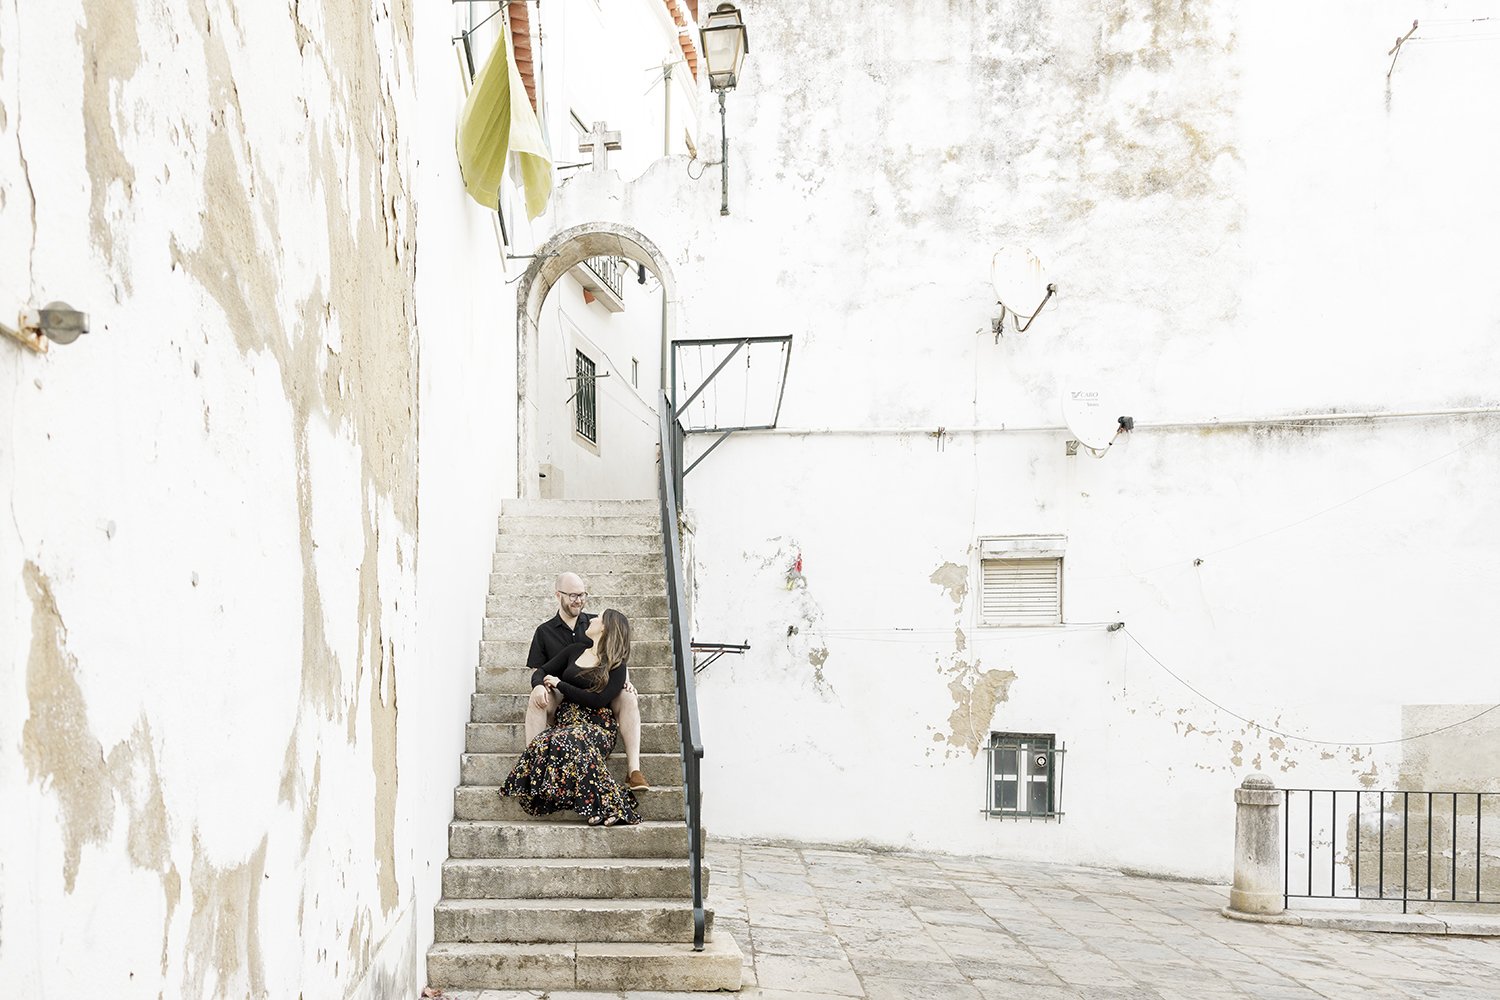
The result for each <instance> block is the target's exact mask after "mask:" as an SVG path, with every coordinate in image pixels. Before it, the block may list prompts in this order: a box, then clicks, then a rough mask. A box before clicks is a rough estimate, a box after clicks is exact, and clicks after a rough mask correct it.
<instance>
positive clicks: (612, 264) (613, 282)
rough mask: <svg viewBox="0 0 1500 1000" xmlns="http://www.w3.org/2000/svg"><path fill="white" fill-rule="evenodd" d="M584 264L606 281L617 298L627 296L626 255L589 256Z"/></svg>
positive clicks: (601, 279) (606, 285)
mask: <svg viewBox="0 0 1500 1000" xmlns="http://www.w3.org/2000/svg"><path fill="white" fill-rule="evenodd" d="M583 265H584V267H587V268H588V269H589V270H590V271H592V272H594V276H595V277H596V278H598V279H599V280H600V281H602V282H604V284H605V287H607V288H608V289H609V290H610V291H612V292H614V293H615V298H618V299H624V298H625V258H624V257H589V258H587V259H585V260H584V262H583Z"/></svg>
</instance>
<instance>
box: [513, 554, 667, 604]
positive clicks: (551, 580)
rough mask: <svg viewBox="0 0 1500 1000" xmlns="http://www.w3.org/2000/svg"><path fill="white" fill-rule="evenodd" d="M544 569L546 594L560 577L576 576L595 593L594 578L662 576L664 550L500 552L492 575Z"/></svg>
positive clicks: (532, 571) (532, 572)
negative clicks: (563, 575)
mask: <svg viewBox="0 0 1500 1000" xmlns="http://www.w3.org/2000/svg"><path fill="white" fill-rule="evenodd" d="M539 569H540V570H541V571H542V572H543V573H544V574H545V575H546V577H547V586H546V588H545V590H543V593H548V594H550V593H551V592H552V590H553V585H554V584H556V582H557V574H559V573H562V572H568V573H577V574H578V575H579V576H581V577H583V579H584V581H585V582H587V583H588V586H589V588H590V589H589V592H590V593H593V588H594V587H595V582H594V581H595V578H597V577H600V576H610V575H632V574H641V573H645V574H653V573H654V574H656V575H658V576H660V575H661V572H662V558H661V550H660V549H656V550H655V551H653V552H582V553H545V552H544V553H540V554H535V553H530V552H497V553H495V562H494V566H493V567H492V570H491V571H492V572H495V573H528V574H534V573H536V572H537V571H538V570H539Z"/></svg>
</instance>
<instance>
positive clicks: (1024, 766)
mask: <svg viewBox="0 0 1500 1000" xmlns="http://www.w3.org/2000/svg"><path fill="white" fill-rule="evenodd" d="M985 751H986V758H987V763H986V771H987V772H988V773H987V775H986V782H985V784H986V791H985V812H986V813H988V814H989V815H991V816H1003V817H1010V818H1017V819H1019V818H1021V817H1026V818H1028V819H1057V820H1061V819H1062V815H1063V810H1062V764H1063V755H1064V754H1065V753H1067V748H1066V745H1065V744H1059V743H1058V742H1057V737H1056V736H1055V735H1054V734H1052V733H990V745H989V746H988V747H986V748H985Z"/></svg>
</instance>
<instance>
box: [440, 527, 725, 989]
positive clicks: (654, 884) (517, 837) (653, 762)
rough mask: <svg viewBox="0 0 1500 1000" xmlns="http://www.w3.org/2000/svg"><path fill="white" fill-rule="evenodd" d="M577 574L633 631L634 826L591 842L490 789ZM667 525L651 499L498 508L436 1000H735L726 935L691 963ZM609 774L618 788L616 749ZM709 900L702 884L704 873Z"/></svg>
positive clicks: (596, 833) (560, 816) (589, 833)
mask: <svg viewBox="0 0 1500 1000" xmlns="http://www.w3.org/2000/svg"><path fill="white" fill-rule="evenodd" d="M565 570H571V571H572V572H575V573H578V574H579V575H581V576H582V577H583V578H584V580H585V582H586V583H587V584H588V588H589V601H588V610H589V611H591V612H593V613H595V614H597V613H599V612H601V611H603V610H604V609H605V608H615V609H617V610H619V611H620V612H622V613H624V614H625V615H626V616H627V617H629V618H630V623H631V633H632V650H631V658H630V679H631V681H632V682H633V683H634V684H635V687H636V689H637V690H638V691H639V692H640V705H641V721H642V725H641V770H642V771H643V772H644V773H645V775H646V780H648V781H649V782H650V783H651V791H649V792H645V793H637V798H638V799H639V800H640V804H641V811H642V814H643V816H644V821H643V822H642V823H641V824H640V825H639V826H633V827H614V828H603V827H590V826H588V825H587V824H585V823H583V822H582V821H581V820H580V819H579V818H578V816H577V815H576V814H574V813H572V812H567V813H555V814H553V815H550V816H543V817H533V816H528V815H527V814H526V813H525V812H523V811H522V810H521V807H520V806H519V804H517V803H516V801H515V800H514V799H508V798H501V797H500V794H499V787H498V786H499V785H500V783H501V782H502V781H504V780H505V776H506V775H507V774H509V773H510V769H511V767H512V766H513V765H514V764H515V762H516V757H517V755H518V754H519V753H520V752H521V750H522V748H523V747H524V746H525V742H526V734H525V727H524V716H525V708H526V698H527V695H528V693H529V692H530V672H529V671H528V670H526V668H525V662H526V653H527V651H528V649H529V648H530V645H531V634H532V632H533V630H534V629H535V628H536V626H537V625H538V624H539V623H541V622H542V621H544V620H545V619H547V618H549V617H550V616H551V615H553V614H554V613H556V611H557V603H556V598H555V597H554V596H553V594H552V591H553V580H554V578H555V577H556V575H557V574H558V573H559V572H562V571H565ZM668 622H669V619H668V618H667V598H666V582H665V578H664V576H663V566H662V556H661V520H660V515H659V513H658V509H657V505H656V502H655V501H653V500H507V501H506V502H505V504H504V508H503V512H502V516H501V518H500V532H499V536H498V538H497V541H496V546H495V565H494V572H493V573H492V575H491V576H490V593H489V600H488V605H487V607H486V610H485V620H484V637H483V641H482V643H481V649H480V660H479V678H478V685H477V691H476V693H475V695H474V699H473V706H472V711H471V720H472V721H471V722H470V724H469V727H468V738H467V741H466V743H467V751H468V752H467V753H465V754H464V755H463V761H462V770H461V776H460V782H461V783H460V785H459V787H458V788H457V789H456V790H455V792H454V800H453V805H454V809H453V823H452V825H451V826H450V827H449V828H448V860H447V861H446V862H445V863H444V864H443V899H442V900H441V901H440V902H439V903H438V904H437V907H436V914H435V916H436V933H435V938H436V941H435V943H434V944H433V946H432V948H431V950H430V951H428V953H427V978H428V981H429V983H430V984H431V985H433V986H436V987H440V988H444V989H471V990H472V989H504V990H606V991H622V990H738V989H739V988H740V964H741V958H740V950H739V946H738V945H737V944H735V942H734V939H733V938H731V937H730V936H729V935H727V934H723V935H720V936H718V937H717V938H716V937H714V935H713V933H712V931H713V915H712V913H711V912H710V913H709V914H708V921H709V923H708V928H709V932H708V935H707V940H706V943H705V945H704V950H703V951H701V952H694V951H693V946H692V940H693V904H692V889H691V885H690V882H689V864H688V836H687V826H686V823H685V820H684V800H683V790H682V754H681V743H680V738H679V736H678V726H677V696H676V675H675V672H674V671H673V668H672V654H671V646H670V643H669V641H668V637H669V631H668V627H669V626H668ZM609 766H610V769H611V771H612V773H613V774H614V775H615V777H616V778H619V779H623V778H624V776H625V756H624V746H623V745H622V744H618V743H617V744H616V747H615V751H614V753H613V754H612V755H611V756H610V760H609ZM703 883H704V892H705V894H706V893H707V886H708V872H707V869H706V866H705V870H704V872H703Z"/></svg>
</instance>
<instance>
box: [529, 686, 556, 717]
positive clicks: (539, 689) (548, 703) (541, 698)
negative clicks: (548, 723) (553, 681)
mask: <svg viewBox="0 0 1500 1000" xmlns="http://www.w3.org/2000/svg"><path fill="white" fill-rule="evenodd" d="M531 704H532V705H533V706H534V707H536V708H540V709H541V710H542V711H544V712H545V711H547V710H548V709H550V708H551V707H552V698H551V696H550V695H549V694H548V693H547V685H545V684H538V685H537V686H536V687H534V688H532V689H531Z"/></svg>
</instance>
